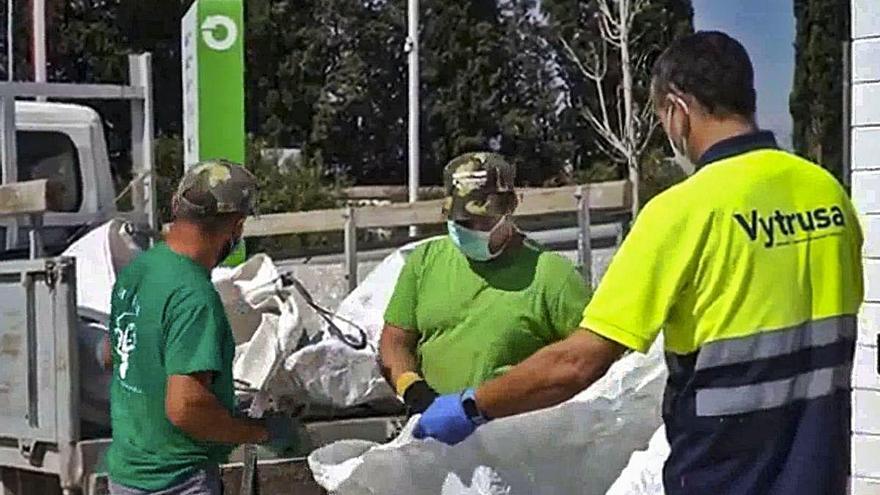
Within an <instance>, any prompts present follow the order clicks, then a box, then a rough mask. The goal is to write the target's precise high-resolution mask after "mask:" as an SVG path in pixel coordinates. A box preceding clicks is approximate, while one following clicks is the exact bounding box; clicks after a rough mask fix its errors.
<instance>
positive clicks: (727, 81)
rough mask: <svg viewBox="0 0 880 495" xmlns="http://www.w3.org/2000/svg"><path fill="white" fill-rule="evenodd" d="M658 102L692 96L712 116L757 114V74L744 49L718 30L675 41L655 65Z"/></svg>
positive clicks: (654, 72)
mask: <svg viewBox="0 0 880 495" xmlns="http://www.w3.org/2000/svg"><path fill="white" fill-rule="evenodd" d="M652 88H653V96H654V98H655V100H654V101H655V102H657V103H659V102H660V101H661V100H660V99H659V98H663V97H664V96H666V95H667V94H670V93H673V94H674V93H685V94H688V95H691V96H693V97H694V98H696V99H697V101H699V102H700V104H702V105H703V106H704V107H705V108H706V110H707V111H708V112H709V113H710V114H712V115H718V116H722V117H723V116H727V115H730V114H737V115H742V116H745V117H749V118H752V117H753V116H754V115H755V109H756V103H755V100H756V95H755V71H754V69H753V68H752V61H751V60H750V59H749V54H748V53H747V52H746V49H745V47H743V46H742V44H740V42H739V41H737V40H735V39H733V38H731V37H730V36H728V35H727V34H724V33H722V32H718V31H700V32H697V33H694V34H691V35H688V36H685V37H682V38H679V39H677V40H675V41H674V42H672V44H671V45H670V46H669V48H667V49H666V51H664V52H663V54H662V55H660V57H659V58H658V59H657V62H656V63H655V64H654V71H653V74H652Z"/></svg>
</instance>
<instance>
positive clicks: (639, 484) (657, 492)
mask: <svg viewBox="0 0 880 495" xmlns="http://www.w3.org/2000/svg"><path fill="white" fill-rule="evenodd" d="M667 457H669V441H668V440H667V439H666V428H664V427H662V426H661V427H660V428H658V429H657V431H656V432H655V433H654V436H653V437H651V441H650V442H649V443H648V448H647V450H640V451H638V452H634V453H633V455H632V457H630V459H629V464H627V465H626V467H625V468H624V469H623V472H621V473H620V477H619V478H617V481H615V482H614V484H613V485H611V488H610V489H609V490H608V493H607V494H606V495H663V494H664V491H663V463H664V462H666V458H667Z"/></svg>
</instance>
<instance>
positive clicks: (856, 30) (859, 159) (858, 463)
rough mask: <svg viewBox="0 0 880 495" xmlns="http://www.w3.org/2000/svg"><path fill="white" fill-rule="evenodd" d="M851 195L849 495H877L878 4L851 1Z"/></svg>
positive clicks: (879, 462)
mask: <svg viewBox="0 0 880 495" xmlns="http://www.w3.org/2000/svg"><path fill="white" fill-rule="evenodd" d="M852 15H853V19H852V31H853V44H852V60H853V68H852V83H853V95H852V105H853V108H852V124H853V132H852V168H853V173H852V194H853V201H854V202H855V204H856V207H857V208H858V210H859V213H860V214H861V215H862V222H863V225H864V228H865V249H864V256H865V300H866V303H865V305H864V307H863V308H862V312H861V314H860V315H859V338H858V341H859V342H858V345H857V347H856V358H855V367H854V370H853V388H854V390H853V420H852V424H853V442H852V449H853V466H852V475H853V481H852V493H853V495H880V374H878V373H877V334H878V333H880V1H878V0H852Z"/></svg>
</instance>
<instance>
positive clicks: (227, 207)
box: [174, 160, 257, 217]
mask: <svg viewBox="0 0 880 495" xmlns="http://www.w3.org/2000/svg"><path fill="white" fill-rule="evenodd" d="M256 199H257V179H256V177H254V175H253V174H252V173H250V172H249V171H248V170H247V169H246V168H244V167H242V166H241V165H238V164H236V163H233V162H230V161H227V160H209V161H204V162H201V163H198V164H196V165H194V166H193V167H192V168H190V169H189V170H187V171H186V173H185V174H184V176H183V178H182V179H181V180H180V184H179V185H178V186H177V192H176V193H175V195H174V202H175V210H177V211H178V214H181V215H183V216H199V217H211V216H216V215H222V214H225V213H241V214H242V215H251V214H253V213H254V210H255V208H256Z"/></svg>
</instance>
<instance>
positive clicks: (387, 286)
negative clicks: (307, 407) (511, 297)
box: [269, 239, 430, 409]
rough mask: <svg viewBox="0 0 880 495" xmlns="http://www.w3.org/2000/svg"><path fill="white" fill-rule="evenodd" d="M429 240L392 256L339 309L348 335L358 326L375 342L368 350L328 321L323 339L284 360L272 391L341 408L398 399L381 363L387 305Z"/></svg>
mask: <svg viewBox="0 0 880 495" xmlns="http://www.w3.org/2000/svg"><path fill="white" fill-rule="evenodd" d="M428 241H430V239H428V240H426V241H420V242H417V243H412V244H408V245H406V246H404V247H402V248H400V249H398V250H397V251H395V252H394V253H392V254H390V255H389V256H388V257H386V258H385V259H384V260H383V261H382V263H380V264H379V265H378V266H377V267H376V268H375V269H374V270H373V271H372V272H371V273H370V274H369V275H368V276H367V277H366V278H365V279H364V280H363V282H362V283H361V284H360V285H358V287H357V288H356V289H355V290H354V291H352V293H351V294H349V295H348V297H346V298H345V300H344V301H343V302H342V303H341V304H340V306H339V308H338V309H337V311H336V318H334V320H333V321H334V322H335V323H336V325H337V326H338V327H339V329H340V330H341V331H342V332H343V333H345V334H347V335H352V336H357V335H358V334H359V332H358V328H357V327H360V328H361V329H363V330H364V332H365V333H366V336H367V340H368V342H369V343H368V345H367V348H366V349H364V350H355V349H352V348H351V347H349V346H348V345H346V344H345V343H343V342H341V341H340V340H338V339H335V338H333V337H330V336H327V332H326V325H325V328H324V337H323V339H322V340H321V341H320V342H318V343H316V344H312V345H308V346H305V347H303V348H301V349H299V350H298V351H296V352H295V353H293V354H292V355H291V356H290V357H288V358H287V359H286V360H285V361H284V371H281V372H279V375H280V376H279V377H278V379H277V380H276V381H275V382H274V383H273V384H272V385H270V387H269V389H270V392H271V394H272V395H273V396H274V397H276V398H278V397H284V398H287V399H289V400H291V399H292V400H294V401H298V402H302V401H303V398H307V400H308V402H309V403H310V404H314V405H321V406H327V407H332V408H337V409H344V408H348V407H354V406H358V405H363V404H369V403H374V402H379V401H383V400H389V399H393V398H394V391H393V390H392V389H391V387H389V386H388V384H387V383H386V382H385V379H384V378H382V376H381V374H380V373H379V368H378V366H377V365H376V355H377V351H376V349H377V348H378V345H379V337H380V336H381V333H382V326H383V325H384V314H385V307H386V306H387V305H388V301H389V300H390V299H391V294H392V293H393V292H394V286H395V284H396V283H397V277H398V275H399V274H400V270H401V269H402V268H403V265H404V262H405V260H406V256H407V255H408V254H409V253H410V252H412V250H413V249H415V248H416V247H417V246H418V245H419V244H421V243H423V242H428ZM352 323H355V324H356V325H357V327H356V326H354V325H353V324H352Z"/></svg>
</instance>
